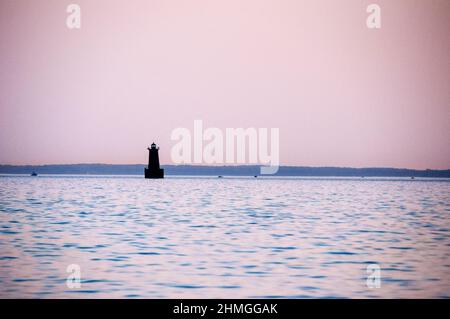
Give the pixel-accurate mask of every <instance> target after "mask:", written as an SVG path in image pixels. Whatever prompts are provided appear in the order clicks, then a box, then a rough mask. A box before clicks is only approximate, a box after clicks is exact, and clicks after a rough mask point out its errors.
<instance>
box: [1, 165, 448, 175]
mask: <svg viewBox="0 0 450 319" xmlns="http://www.w3.org/2000/svg"><path fill="white" fill-rule="evenodd" d="M144 167H145V165H144V164H133V165H128V164H61V165H58V164H49V165H0V174H31V173H32V172H36V173H38V174H74V175H144ZM162 168H164V169H165V172H166V174H167V175H190V176H197V175H198V176H218V175H223V176H259V175H260V165H239V166H200V165H162ZM267 176H306V177H308V176H311V177H313V176H316V177H432V178H450V169H447V170H433V169H427V170H415V169H406V168H388V167H387V168H377V167H374V168H370V167H368V168H351V167H308V166H280V169H279V170H278V173H277V174H274V175H267Z"/></svg>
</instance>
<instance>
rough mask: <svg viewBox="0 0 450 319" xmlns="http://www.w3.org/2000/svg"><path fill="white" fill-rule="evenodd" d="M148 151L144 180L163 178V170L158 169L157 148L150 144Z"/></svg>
mask: <svg viewBox="0 0 450 319" xmlns="http://www.w3.org/2000/svg"><path fill="white" fill-rule="evenodd" d="M147 149H148V168H146V169H145V178H164V170H163V169H162V168H160V167H159V155H158V151H159V147H156V144H155V143H152V145H151V146H150V147H147Z"/></svg>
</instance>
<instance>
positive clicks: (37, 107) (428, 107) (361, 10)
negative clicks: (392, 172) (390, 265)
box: [0, 0, 450, 169]
mask: <svg viewBox="0 0 450 319" xmlns="http://www.w3.org/2000/svg"><path fill="white" fill-rule="evenodd" d="M70 3H78V4H79V5H80V6H81V10H82V27H81V29H80V30H70V29H68V28H67V27H66V24H65V20H66V17H67V15H68V14H67V13H66V6H67V5H68V4H70ZM370 3H377V4H379V5H380V6H381V9H382V28H381V29H379V30H371V29H368V28H367V27H366V23H365V20H366V17H367V15H368V14H367V13H366V11H365V9H366V7H367V5H368V4H370ZM449 24H450V1H448V0H441V1H439V0H433V1H430V0H420V1H419V0H396V1H392V0H371V1H361V0H341V1H335V0H310V1H300V0H226V1H225V0H223V1H214V0H190V1H171V0H158V1H153V0H142V1H141V0H128V1H125V0H120V1H119V0H116V1H114V0H94V1H87V0H70V1H63V0H52V1H50V0H48V1H47V0H27V1H24V0H3V1H1V2H0V70H1V71H0V84H1V85H0V163H2V164H46V163H47V164H49V163H95V162H101V163H123V164H128V163H145V162H146V160H147V151H146V147H147V145H149V144H150V143H151V142H153V141H155V142H157V143H158V144H159V145H160V146H161V157H162V158H161V160H162V162H163V163H164V164H170V163H171V159H170V149H171V147H172V146H173V145H174V144H175V142H173V141H171V140H170V134H171V132H172V130H173V129H175V128H177V127H186V128H190V129H192V128H193V121H194V120H195V119H201V120H203V123H204V126H205V127H218V128H223V129H225V128H226V127H233V128H237V127H244V128H246V127H267V128H272V127H278V128H280V162H281V164H284V165H308V166H324V165H329V166H353V167H368V166H370V167H379V166H390V167H407V168H419V169H423V168H436V169H438V168H440V169H444V168H450V148H449V141H450V127H449V120H450V89H449V83H450V61H449V57H450V41H449V38H450V34H449V32H450V25H449Z"/></svg>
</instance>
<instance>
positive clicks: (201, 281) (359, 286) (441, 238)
mask: <svg viewBox="0 0 450 319" xmlns="http://www.w3.org/2000/svg"><path fill="white" fill-rule="evenodd" d="M449 214H450V182H449V181H430V180H427V181H424V180H417V179H416V180H392V179H391V180H390V179H382V180H379V179H378V180H373V179H260V178H258V179H246V178H242V179H238V178H222V179H217V178H166V179H164V180H145V179H143V178H140V177H139V178H138V177H74V176H72V177H70V176H65V177H62V176H60V177H48V176H47V177H46V176H39V177H37V178H32V177H0V297H8V298H9V297H24V298H36V297H37V298H85V297H88V298H93V297H94V298H97V297H101V298H103V297H112V298H116V297H119V298H121V297H135V298H140V297H145V298H169V297H171V298H203V297H206V298H213V297H219V298H239V297H244V298H245V297H251V298H259V297H263V298H265V297H274V298H275V297H291V298H308V297H337V298H339V297H350V298H352V297H384V298H390V297H402V298H409V297H449V296H450V229H449V228H450V218H449ZM374 263H375V264H378V265H379V266H380V268H381V287H380V288H368V287H367V285H366V278H367V272H366V267H367V265H369V264H374ZM71 264H76V265H79V266H80V268H81V287H80V288H79V289H70V288H68V286H67V284H66V279H67V277H68V276H69V273H67V266H68V265H71Z"/></svg>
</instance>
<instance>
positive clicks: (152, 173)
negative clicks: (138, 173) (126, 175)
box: [145, 168, 164, 178]
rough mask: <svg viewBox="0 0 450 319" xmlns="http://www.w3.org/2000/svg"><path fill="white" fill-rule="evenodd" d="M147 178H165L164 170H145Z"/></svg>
mask: <svg viewBox="0 0 450 319" xmlns="http://www.w3.org/2000/svg"><path fill="white" fill-rule="evenodd" d="M145 178H164V169H162V168H159V169H156V170H149V169H148V168H146V169H145Z"/></svg>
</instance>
